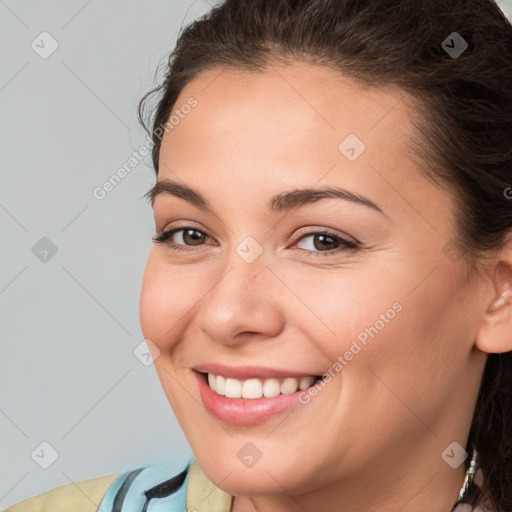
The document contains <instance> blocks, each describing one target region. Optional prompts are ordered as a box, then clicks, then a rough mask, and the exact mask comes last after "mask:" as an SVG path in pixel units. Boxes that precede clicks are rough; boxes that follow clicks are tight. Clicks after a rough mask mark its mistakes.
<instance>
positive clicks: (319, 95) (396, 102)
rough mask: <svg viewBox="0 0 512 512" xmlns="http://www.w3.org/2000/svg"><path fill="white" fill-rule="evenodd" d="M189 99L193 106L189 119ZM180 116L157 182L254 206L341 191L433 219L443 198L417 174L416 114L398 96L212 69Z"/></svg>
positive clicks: (284, 75) (311, 73)
mask: <svg viewBox="0 0 512 512" xmlns="http://www.w3.org/2000/svg"><path fill="white" fill-rule="evenodd" d="M191 99H193V100H194V101H195V102H196V104H195V105H196V106H195V107H194V108H193V109H189V108H186V109H183V105H186V104H187V103H190V100H191ZM180 109H183V111H181V112H180ZM185 111H186V112H188V113H184V112H185ZM173 112H174V113H175V114H178V116H177V117H179V122H178V123H176V124H175V125H173V126H172V127H171V129H170V130H169V131H168V132H166V133H165V134H164V137H163V140H162V146H161V149H160V169H159V177H160V178H171V179H176V178H177V177H178V178H179V179H182V180H183V181H185V182H187V183H188V184H190V185H192V186H194V187H195V188H200V189H202V190H205V186H206V185H205V184H206V183H209V182H210V183H211V182H212V180H215V182H216V183H217V185H218V186H222V187H223V188H224V190H229V189H230V188H231V189H232V190H233V189H234V190H240V191H241V190H243V191H244V197H245V198H247V199H248V200H250V197H251V196H254V195H257V194H258V191H262V190H265V194H266V195H270V194H271V193H276V192H281V191H282V190H284V189H286V188H290V187H291V186H292V185H293V186H297V187H299V186H312V185H315V184H321V185H323V184H325V185H330V184H336V185H342V186H345V187H347V188H350V189H353V190H356V191H360V192H362V191H363V190H364V192H365V195H366V196H370V197H372V196H373V197H374V198H377V197H379V196H382V194H386V197H384V198H382V197H380V200H379V201H377V202H380V203H381V204H382V203H383V202H384V203H386V202H388V203H390V205H391V206H393V207H395V206H397V204H398V203H402V204H401V206H402V207H406V208H407V203H414V204H416V205H418V207H419V208H422V207H423V206H424V209H425V211H426V212H428V211H429V208H430V206H431V205H432V204H433V203H435V202H436V199H435V196H436V194H437V195H438V194H442V191H440V190H439V189H437V188H434V186H433V185H432V184H431V183H430V182H427V181H426V180H425V179H424V178H423V177H422V176H421V173H420V172H419V168H418V165H417V159H416V157H415V155H414V154H413V152H412V149H411V144H410V141H411V137H412V134H414V133H415V127H414V122H415V121H416V120H417V116H418V113H417V111H416V110H415V104H414V100H413V99H412V98H411V97H410V96H409V95H408V94H406V93H404V92H403V91H402V90H400V89H398V88H396V87H392V86H388V87H384V86H379V87H372V86H368V85H364V84H362V83H359V82H356V81H354V80H353V79H351V78H347V77H345V76H343V75H342V74H341V73H338V72H335V71H333V70H330V69H327V68H323V67H319V66H315V65H311V64H306V63H297V64H294V65H272V66H270V67H269V68H267V69H265V70H264V71H262V72H248V71H242V70H235V69H230V68H214V69H211V70H208V71H206V72H203V73H201V74H199V75H198V76H197V77H196V78H195V79H193V80H192V81H191V82H189V83H188V84H187V86H186V87H185V88H184V89H183V90H182V92H181V94H180V96H179V98H178V100H177V101H176V104H175V105H174V109H173ZM179 114H181V115H179ZM347 141H348V142H347ZM351 147H352V148H354V150H355V151H352V154H349V153H347V152H346V150H347V149H350V148H351ZM354 153H355V157H356V158H348V157H353V156H354ZM420 189H421V190H420ZM429 195H430V196H431V197H430V199H429V198H428V196H429ZM433 197H434V199H433ZM260 199H261V198H258V201H259V203H261V201H260ZM382 199H383V200H384V201H383V200H382ZM448 199H449V198H448V197H447V196H445V197H442V196H441V197H439V200H440V201H443V200H444V201H446V200H448ZM429 202H430V203H429ZM437 206H439V205H437ZM409 207H410V205H409Z"/></svg>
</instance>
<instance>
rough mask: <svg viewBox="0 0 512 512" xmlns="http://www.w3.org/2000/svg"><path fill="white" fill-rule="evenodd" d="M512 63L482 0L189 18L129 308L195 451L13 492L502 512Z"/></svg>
mask: <svg viewBox="0 0 512 512" xmlns="http://www.w3.org/2000/svg"><path fill="white" fill-rule="evenodd" d="M511 83H512V27H511V25H510V23H509V22H508V21H507V20H506V18H505V17H504V15H503V14H502V12H501V11H500V10H499V8H498V7H497V6H496V4H495V3H493V2H492V1H490V0H454V1H452V2H442V1H440V0H435V1H433V0H428V1H427V0H399V1H397V0H380V1H378V2H377V1H375V0H365V1H357V2H356V1H349V0H347V1H343V0H244V1H240V0H226V1H224V2H222V3H220V4H219V5H218V6H216V7H214V8H213V9H212V10H211V12H209V13H208V14H207V15H206V16H205V17H203V18H201V19H199V20H197V21H196V22H194V23H192V24H191V25H190V26H188V27H187V28H186V29H185V30H184V31H183V32H182V34H181V35H180V38H179V40H178V43H177V47H176V49H175V50H174V52H173V53H172V55H171V57H170V61H169V68H168V72H167V75H166V77H165V80H164V81H163V83H162V84H161V85H160V86H159V87H158V88H157V89H156V90H154V91H152V92H151V93H149V95H148V96H146V98H144V99H143V101H142V102H141V109H140V116H141V120H142V121H143V122H144V105H146V100H147V98H148V97H149V96H150V95H151V94H152V93H153V92H160V93H161V97H160V99H159V103H158V105H157V107H156V112H155V115H154V118H153V120H152V129H151V136H152V139H153V142H154V147H153V150H152V157H153V163H154V167H155V170H156V173H157V182H156V184H155V186H154V187H153V188H152V189H151V190H150V191H149V192H148V194H147V197H148V198H149V199H150V200H151V204H152V207H153V211H154V216H155V224H156V235H155V237H154V241H155V244H154V246H153V248H152V250H151V252H150V255H149V258H148V262H147V266H146V269H145V274H144V280H143V285H142V290H141V296H140V320H141V326H142V330H143V333H144V336H145V338H146V339H148V340H150V341H149V342H148V344H149V346H150V349H151V350H152V353H153V354H154V359H155V367H156V370H157V372H158V375H159V378H160V380H161V383H162V386H163V389H164V391H165V393H166V395H167V397H168V399H169V402H170V404H171V406H172V408H173V410H174V412H175V414H176V417H177V419H178V421H179V423H180V425H181V427H182V428H183V431H184V433H185V434H186V436H187V439H188V441H189V443H190V446H191V448H192V450H193V452H194V454H195V456H196V460H194V461H191V462H193V464H190V465H188V466H187V467H186V468H179V469H178V468H176V465H175V464H174V465H173V463H172V461H170V462H169V465H168V466H165V467H164V466H158V467H157V466H152V467H144V466H143V465H140V467H135V468H132V469H130V470H129V471H125V472H124V473H123V474H122V475H110V476H108V477H102V478H101V479H93V480H90V481H87V482H82V483H81V484H82V485H81V489H82V490H81V491H80V492H78V491H76V490H75V489H74V487H73V486H72V485H69V486H63V487H61V488H57V489H54V490H52V491H49V492H48V493H46V495H42V496H41V497H36V498H32V501H31V500H26V501H25V502H22V503H21V504H18V505H17V506H14V507H12V508H11V509H10V510H11V511H12V512H18V511H21V510H44V511H46V510H50V509H51V510H52V511H55V510H61V509H60V508H59V506H60V507H62V510H64V507H67V508H66V510H71V509H72V510H74V511H86V510H87V511H89V510H91V511H92V510H102V511H103V512H107V511H111V510H116V511H126V510H130V511H150V512H154V511H158V510H168V511H171V510H180V511H184V510H189V511H192V510H197V511H209V512H212V511H214V512H220V511H231V512H253V511H258V512H269V511H272V512H273V511H282V512H292V511H299V510H301V511H302V510H307V511H316V510H336V511H338V510H339V511H363V510H379V511H381V512H390V511H396V510H400V511H403V512H412V511H414V512H418V511H419V512H423V511H425V512H426V511H428V512H449V511H457V512H467V511H469V510H476V511H481V512H483V511H485V512H510V511H511V510H512V398H511V397H512V352H511V351H512V314H511V304H512V188H511V187H512V88H511V87H510V84H511ZM79 484H80V483H79ZM75 487H76V486H75ZM73 492H74V493H75V497H74V498H73V497H70V496H71V493H73ZM66 493H68V494H66ZM45 500H46V501H45ZM66 500H68V501H66ZM37 507H39V508H37Z"/></svg>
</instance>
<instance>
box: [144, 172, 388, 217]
mask: <svg viewBox="0 0 512 512" xmlns="http://www.w3.org/2000/svg"><path fill="white" fill-rule="evenodd" d="M160 194H168V195H171V196H174V197H179V198H181V199H184V200H185V201H187V202H189V203H191V204H192V205H194V206H196V207H197V208H199V209H201V210H203V211H205V212H209V213H213V208H212V207H211V205H210V203H209V202H208V201H207V200H206V198H205V197H203V196H202V195H201V194H200V193H199V192H198V191H197V190H194V189H193V188H191V187H189V186H187V185H184V184H183V183H178V182H176V181H171V180H167V179H162V180H159V181H157V182H156V183H155V185H154V186H153V187H152V188H151V189H150V190H149V191H148V192H146V194H144V197H145V198H146V199H148V200H149V201H150V202H151V206H153V204H154V201H155V198H156V197H157V196H158V195H160ZM333 198H336V199H345V200H347V201H351V202H353V203H357V204H361V205H363V206H367V207H369V208H372V209H374V210H376V211H378V212H380V213H381V214H382V215H384V216H385V217H387V215H386V214H385V213H384V212H383V211H382V209H381V208H380V207H379V206H378V205H377V204H376V203H374V202H373V201H371V200H370V199H368V198H367V197H364V196H361V195H359V194H355V193H354V192H351V191H350V190H346V189H343V188H339V187H323V188H304V189H295V190H291V191H286V192H282V193H281V194H277V195H275V196H273V197H272V198H271V199H270V200H269V202H268V203H267V208H268V209H269V210H270V211H271V212H276V213H277V212H285V211H289V210H293V209H296V208H300V207H301V206H304V205H307V204H311V203H314V202H316V201H320V200H322V199H333Z"/></svg>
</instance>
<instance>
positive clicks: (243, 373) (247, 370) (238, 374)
mask: <svg viewBox="0 0 512 512" xmlns="http://www.w3.org/2000/svg"><path fill="white" fill-rule="evenodd" d="M193 369H194V370H196V371H197V372H200V373H212V374H213V375H222V376H223V377H228V378H232V379H238V380H247V379H269V378H272V377H275V378H285V377H295V378H299V377H309V376H312V377H318V376H319V375H318V374H316V373H308V372H297V371H292V370H283V369H280V368H267V367H263V366H226V365H223V364H217V363H205V364H199V365H196V366H194V367H193Z"/></svg>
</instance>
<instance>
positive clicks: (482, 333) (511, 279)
mask: <svg viewBox="0 0 512 512" xmlns="http://www.w3.org/2000/svg"><path fill="white" fill-rule="evenodd" d="M495 261H496V263H495V265H494V269H493V273H494V278H493V285H494V291H495V295H494V297H493V298H492V300H491V302H490V303H489V304H488V307H487V311H486V312H485V315H484V317H483V321H482V325H481V326H480V329H479V330H478V333H477V337H476V343H475V345H476V347H477V348H479V349H480V350H481V351H482V352H486V353H488V354H493V353H498V352H509V351H512V230H510V231H509V232H508V233H507V236H506V238H505V243H504V245H503V246H502V249H501V251H499V252H498V254H497V258H496V260H495Z"/></svg>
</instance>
